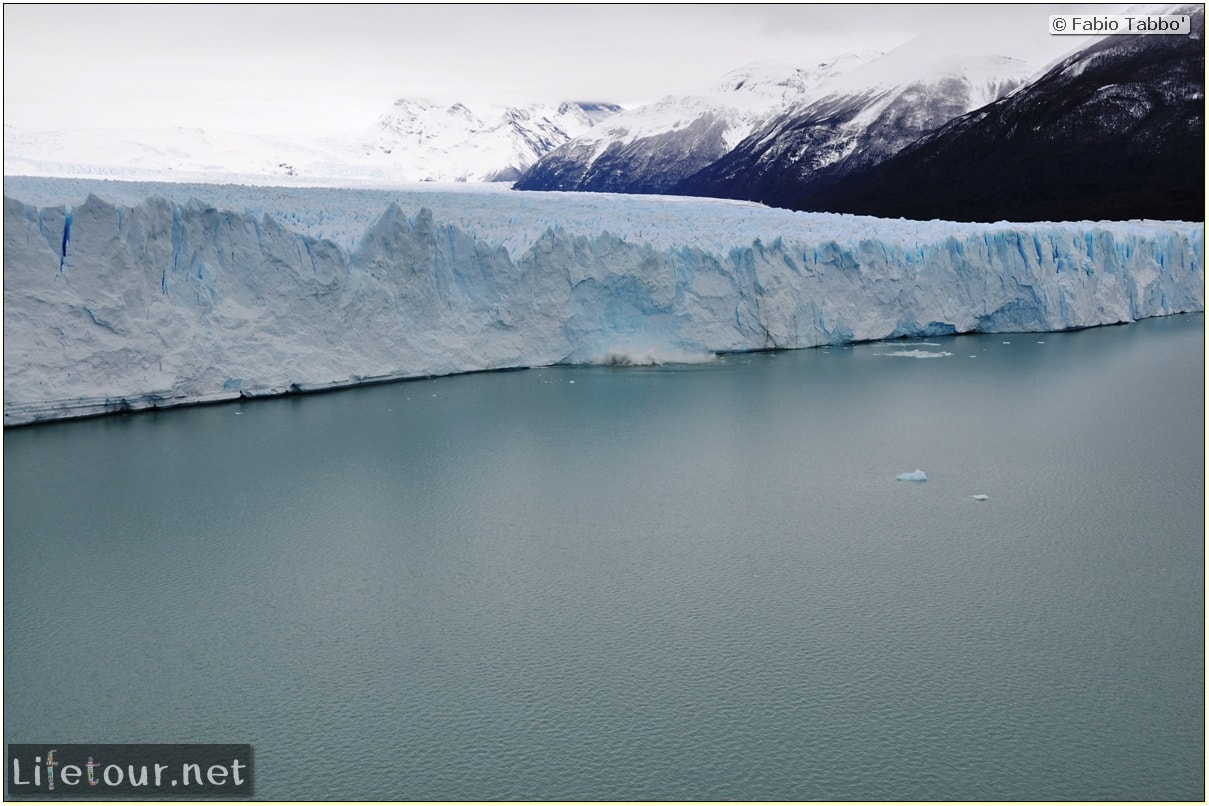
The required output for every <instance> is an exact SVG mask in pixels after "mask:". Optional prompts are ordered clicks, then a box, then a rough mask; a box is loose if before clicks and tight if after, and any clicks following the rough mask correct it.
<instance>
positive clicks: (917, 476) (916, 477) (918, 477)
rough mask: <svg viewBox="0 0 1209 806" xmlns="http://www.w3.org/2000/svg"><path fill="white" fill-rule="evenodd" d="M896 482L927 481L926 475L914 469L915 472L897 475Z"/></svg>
mask: <svg viewBox="0 0 1209 806" xmlns="http://www.w3.org/2000/svg"><path fill="white" fill-rule="evenodd" d="M898 480H899V481H927V480H928V474H927V473H925V472H923V471H922V470H920V469H919V468H916V469H915V470H913V471H911V472H910V473H899V474H898Z"/></svg>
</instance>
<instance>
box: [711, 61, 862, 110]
mask: <svg viewBox="0 0 1209 806" xmlns="http://www.w3.org/2000/svg"><path fill="white" fill-rule="evenodd" d="M881 55H882V54H881V53H880V52H878V51H869V52H866V53H849V54H844V55H842V56H836V57H834V58H830V59H825V60H823V61H820V62H818V63H817V64H816V65H814V66H812V67H801V66H798V65H792V64H785V63H783V62H751V63H749V64H745V65H743V66H742V67H738V68H736V69H734V70H731V71H730V72H729V73H727V74H726V75H724V76H722V78H721V80H720V81H718V82H717V84H715V85H714V86H713V87H712V88H711V94H713V95H719V96H723V97H727V98H728V99H729V100H733V98H732V96H734V95H736V94H739V93H743V94H747V95H755V96H761V97H764V98H767V99H768V100H770V101H772V102H774V103H778V104H783V103H785V102H787V101H790V100H792V99H794V98H795V97H797V96H799V95H802V94H803V93H806V92H808V91H809V90H812V89H814V88H815V87H818V86H819V85H820V84H822V83H824V82H825V81H827V80H828V79H830V78H832V77H834V76H837V75H839V74H841V73H845V72H847V71H849V70H853V69H855V68H857V67H859V66H860V65H862V64H865V63H866V62H869V61H871V60H873V59H875V58H877V57H879V56H881Z"/></svg>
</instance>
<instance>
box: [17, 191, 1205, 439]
mask: <svg viewBox="0 0 1209 806" xmlns="http://www.w3.org/2000/svg"><path fill="white" fill-rule="evenodd" d="M396 195H397V196H398V203H395V202H392V203H391V204H390V205H389V206H388V207H387V208H386V209H385V211H384V212H383V213H382V214H381V216H380V217H379V218H377V220H376V221H374V222H373V223H372V224H370V225H369V226H368V228H366V229H365V230H364V231H363V233H362V235H361V236H360V238H359V239H356V240H355V241H354V243H353V245H352V246H348V245H346V244H343V243H337V242H334V241H329V240H321V239H317V238H314V237H312V236H310V235H307V234H305V233H301V232H297V231H294V230H291V229H289V228H287V227H285V226H283V225H282V224H281V223H279V222H278V220H277V219H275V218H274V217H272V216H270V215H269V214H268V213H264V212H262V213H259V214H256V213H253V212H235V211H230V210H223V209H219V208H218V207H215V206H213V205H211V204H209V203H206V202H202V201H197V200H194V201H189V202H184V203H182V202H179V201H171V200H169V199H167V198H164V197H162V196H153V197H150V198H147V199H145V200H144V201H142V202H141V203H138V204H133V205H129V206H119V205H115V204H112V203H110V202H107V201H105V200H103V199H101V198H99V197H97V196H95V195H94V196H89V197H88V199H87V200H86V201H85V202H83V203H82V204H79V205H78V206H74V207H71V208H68V207H64V206H55V207H36V206H33V205H28V204H25V203H23V202H21V201H18V200H16V199H12V198H8V197H6V198H5V202H4V299H5V317H4V359H5V375H4V418H5V424H6V425H15V424H21V423H28V422H34V421H38V420H47V419H55V418H61V417H72V416H81V415H87V414H95V413H101V412H106V411H119V410H126V409H138V408H146V407H153V406H166V405H174V404H179V403H187V402H196V401H203V400H214V399H222V398H232V397H237V396H240V395H245V396H257V395H272V394H280V393H286V392H289V391H291V390H309V389H317V388H325V387H331V386H340V385H349V384H356V383H359V382H364V381H367V380H373V379H388V378H406V377H414V376H425V375H438V374H445V373H454V372H462V371H469V370H481V369H492V368H504V367H522V366H536V365H547V364H553V363H558V362H587V361H599V360H609V359H610V357H618V356H620V357H622V358H623V359H624V358H625V357H627V356H629V357H633V356H646V355H655V356H658V355H667V356H672V357H678V358H683V357H687V356H694V355H695V356H708V355H709V354H710V353H712V352H715V351H727V350H753V349H763V348H774V347H808V346H812V345H818V344H828V343H832V344H834V343H840V342H847V341H853V340H866V339H880V338H888V337H895V336H919V335H936V334H946V333H962V332H969V331H998V332H1008V331H1043V330H1056V329H1064V328H1073V327H1084V326H1090V325H1100V324H1108V323H1115V322H1127V321H1130V320H1133V319H1138V318H1142V317H1149V316H1159V315H1164V314H1170V313H1176V312H1185V311H1199V310H1203V309H1204V228H1203V225H1202V224H1183V223H1169V222H1130V223H1101V224H1093V223H1083V224H1061V225H1051V224H1036V225H1012V224H998V225H970V224H951V223H946V222H905V221H882V220H878V219H869V218H856V217H850V216H848V217H845V216H834V215H821V214H804V213H790V212H788V211H783V210H770V209H766V208H759V207H755V206H750V205H741V204H723V203H720V202H717V201H712V202H711V201H707V200H693V199H678V200H667V199H657V198H651V197H624V199H623V200H619V198H618V197H608V196H598V197H595V198H594V199H592V200H590V201H589V202H587V203H588V204H590V205H596V206H594V207H590V208H586V209H589V210H590V211H594V212H590V214H589V215H588V216H587V217H584V215H583V214H580V218H579V220H578V221H575V220H571V221H569V222H568V223H566V224H563V225H561V226H552V227H548V228H546V229H544V230H543V231H541V233H540V234H535V235H534V236H533V237H532V238H529V239H528V240H527V241H525V242H516V241H514V242H512V243H510V244H507V245H505V244H504V241H503V239H502V238H501V237H498V236H491V237H488V236H490V235H491V233H492V232H499V231H501V230H492V229H491V227H490V226H487V225H484V226H483V227H482V228H481V229H479V230H475V229H474V228H473V227H471V226H469V225H465V224H455V223H449V221H447V220H442V219H440V218H437V217H434V214H433V213H432V212H430V210H429V209H422V208H421V206H420V205H421V204H422V203H423V202H424V200H425V198H426V197H425V196H424V195H423V194H421V193H416V194H412V195H410V196H408V195H407V194H396ZM515 195H522V196H523V197H525V198H528V199H534V198H535V197H537V201H528V202H525V203H524V204H527V205H530V206H531V205H533V204H537V203H538V202H540V203H542V204H545V205H546V206H547V207H550V208H551V209H558V208H557V205H558V204H559V203H560V202H564V203H569V202H566V200H565V198H560V197H562V195H563V194H515ZM515 195H514V194H507V193H496V194H494V197H493V198H494V199H495V201H493V202H492V203H491V209H493V210H497V212H496V215H497V216H498V219H499V225H500V227H504V228H508V229H523V228H524V226H525V223H524V221H521V220H520V219H521V218H524V217H525V216H529V217H530V218H531V217H532V215H533V213H532V212H531V211H528V208H524V209H520V208H512V209H510V207H509V205H510V204H512V203H513V201H512V200H513V199H514V198H515ZM431 198H432V199H438V198H439V197H438V196H435V195H434V196H432V197H431ZM462 198H469V195H468V194H464V195H463V196H462ZM571 201H573V202H574V203H576V204H579V203H581V202H582V200H580V199H572V200H571ZM405 208H406V209H405ZM451 209H453V208H451ZM543 209H545V208H543ZM450 215H452V214H450ZM660 222H663V223H662V224H660ZM731 222H737V223H731ZM644 228H645V231H648V232H650V233H651V234H650V236H649V237H646V236H643V235H642V234H641V233H642V232H643V231H644ZM745 228H746V229H745ZM756 230H758V231H761V232H765V233H776V234H775V235H765V236H761V237H755V238H751V237H750V232H752V231H756ZM719 232H721V233H723V235H722V236H719V234H718V233H719Z"/></svg>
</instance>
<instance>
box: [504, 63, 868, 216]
mask: <svg viewBox="0 0 1209 806" xmlns="http://www.w3.org/2000/svg"><path fill="white" fill-rule="evenodd" d="M878 55H880V54H876V53H866V54H854V55H848V56H842V57H838V58H835V59H830V60H827V61H823V62H820V63H819V64H816V65H814V66H813V67H811V68H810V69H803V68H801V67H795V66H792V65H785V64H776V63H755V64H749V65H746V66H744V67H740V68H738V69H737V70H733V71H731V72H730V73H727V74H726V75H725V76H723V77H722V79H721V80H720V81H718V82H717V83H716V84H715V85H714V86H713V87H711V88H709V89H708V90H707V91H706V92H704V93H701V94H697V95H688V96H668V97H665V98H663V99H662V100H660V101H658V102H656V103H653V104H647V105H645V106H640V107H637V108H635V109H629V110H626V111H624V112H621V113H619V114H617V115H614V116H613V117H611V118H609V119H608V121H607V122H606V123H605V124H604V125H601V126H596V127H595V128H593V129H592V130H590V131H589V132H587V133H586V134H583V135H580V136H579V137H577V138H575V139H574V140H572V141H570V142H568V143H566V144H564V145H562V146H560V147H558V148H555V149H553V150H551V151H550V152H549V153H548V154H546V155H545V156H544V157H542V158H541V160H539V161H538V162H537V163H536V164H535V165H534V166H533V167H532V168H530V169H529V171H528V172H527V173H525V175H524V176H522V177H521V178H520V180H519V181H518V182H517V184H516V188H517V189H518V190H590V191H601V192H614V193H663V192H666V191H667V190H668V189H669V188H671V187H672V186H673V185H674V184H675V183H676V182H678V181H680V180H681V179H683V178H684V177H686V176H689V175H691V174H693V173H695V172H696V171H698V170H700V169H701V168H704V167H705V166H707V165H709V164H710V163H712V162H714V161H715V160H717V159H718V158H720V157H722V156H723V155H725V154H726V153H727V152H729V151H730V150H731V149H732V148H733V147H734V146H735V144H737V143H738V142H739V141H740V140H742V139H743V138H744V137H746V136H747V135H748V134H749V133H750V132H751V131H752V129H753V128H754V127H755V126H756V125H757V124H758V123H759V122H760V121H761V120H763V119H764V118H766V117H768V116H769V115H771V114H774V113H775V112H777V111H778V110H780V109H782V108H784V107H785V106H786V105H789V104H792V103H794V102H795V101H797V99H799V98H801V97H802V96H803V95H805V94H807V93H809V92H810V91H812V90H813V89H815V88H816V87H818V86H819V85H821V84H823V83H824V82H826V81H827V80H828V79H830V78H832V77H834V76H836V75H839V74H841V73H843V72H845V71H847V70H851V69H853V68H855V67H857V66H858V65H860V64H863V63H864V62H867V61H869V60H870V59H872V58H875V57H876V56H878Z"/></svg>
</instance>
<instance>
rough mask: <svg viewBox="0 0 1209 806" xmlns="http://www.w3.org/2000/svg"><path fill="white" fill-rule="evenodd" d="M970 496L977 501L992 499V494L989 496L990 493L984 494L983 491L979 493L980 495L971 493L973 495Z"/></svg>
mask: <svg viewBox="0 0 1209 806" xmlns="http://www.w3.org/2000/svg"><path fill="white" fill-rule="evenodd" d="M970 498H973V499H974V500H975V501H987V500H990V496H989V495H983V494H982V493H979V494H978V495H971V496H970Z"/></svg>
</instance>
